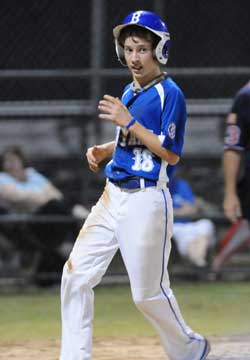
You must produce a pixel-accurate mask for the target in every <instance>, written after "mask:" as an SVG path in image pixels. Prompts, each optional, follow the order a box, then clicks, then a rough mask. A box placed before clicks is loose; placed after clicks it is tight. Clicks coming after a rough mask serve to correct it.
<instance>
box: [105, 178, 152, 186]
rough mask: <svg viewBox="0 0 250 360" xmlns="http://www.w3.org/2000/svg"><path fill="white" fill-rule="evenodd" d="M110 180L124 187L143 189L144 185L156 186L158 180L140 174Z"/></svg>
mask: <svg viewBox="0 0 250 360" xmlns="http://www.w3.org/2000/svg"><path fill="white" fill-rule="evenodd" d="M109 181H110V182H111V183H112V184H114V185H116V186H119V187H120V188H122V189H143V188H144V187H149V186H156V184H157V181H155V180H147V179H144V178H140V177H139V176H133V177H129V178H125V179H121V180H113V179H109Z"/></svg>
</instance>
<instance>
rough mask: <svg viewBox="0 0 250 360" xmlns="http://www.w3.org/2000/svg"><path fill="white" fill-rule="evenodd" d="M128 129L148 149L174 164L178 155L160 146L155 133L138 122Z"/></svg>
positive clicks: (177, 159)
mask: <svg viewBox="0 0 250 360" xmlns="http://www.w3.org/2000/svg"><path fill="white" fill-rule="evenodd" d="M129 131H130V132H131V133H132V134H133V135H134V136H135V137H136V138H137V139H139V140H140V141H141V142H142V143H143V144H144V145H145V146H146V147H147V148H148V149H149V150H150V151H152V152H153V153H154V154H156V155H157V156H159V157H160V158H161V159H163V160H165V161H167V162H168V163H169V164H170V165H175V164H176V163H177V162H178V161H179V160H180V157H179V156H178V155H176V154H175V153H173V152H172V151H170V150H167V149H165V148H164V147H163V146H161V143H160V140H159V138H158V136H157V135H155V134H153V133H152V132H151V131H149V130H148V129H146V128H145V127H144V126H143V125H141V124H140V123H139V122H137V121H136V122H135V123H134V124H133V125H132V126H131V127H130V128H129Z"/></svg>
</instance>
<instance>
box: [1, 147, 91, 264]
mask: <svg viewBox="0 0 250 360" xmlns="http://www.w3.org/2000/svg"><path fill="white" fill-rule="evenodd" d="M76 210H78V211H76ZM81 210H83V209H82V208H81ZM0 213H1V214H13V213H14V214H35V215H48V216H49V215H52V214H53V215H70V214H72V213H73V214H77V215H79V205H77V208H76V209H73V211H72V210H71V209H69V208H68V207H67V206H66V205H65V202H64V197H63V194H62V193H61V192H60V191H59V190H58V189H57V188H56V187H55V186H54V185H53V184H52V183H51V181H49V180H48V179H47V178H46V177H45V176H44V175H42V174H40V173H39V172H38V171H37V170H35V169H34V168H32V167H29V166H28V162H27V159H26V157H25V155H24V153H23V151H22V149H21V148H20V147H18V146H10V147H8V148H6V149H5V150H4V151H3V153H2V156H1V172H0ZM80 215H82V218H84V214H83V211H82V212H81V214H80ZM85 215H86V214H85ZM2 230H3V233H4V235H7V237H8V238H9V239H10V240H11V243H12V244H14V246H15V247H16V248H17V249H21V250H25V251H26V257H28V258H30V251H31V250H32V249H34V250H39V262H38V265H37V267H38V268H37V271H40V270H42V271H45V270H60V269H61V266H62V265H63V262H64V260H65V258H66V257H67V256H68V254H69V250H70V249H71V245H70V246H68V247H67V246H66V244H68V243H69V242H70V243H71V242H72V241H73V239H74V237H75V234H71V233H70V228H69V226H68V225H67V224H63V223H62V224H53V223H50V224H47V223H43V224H39V223H38V224H32V225H25V224H22V226H20V225H19V226H18V229H15V227H13V226H12V227H11V228H10V227H8V226H7V227H5V228H3V229H2ZM71 230H72V229H71ZM66 249H67V250H66ZM24 257H25V256H24Z"/></svg>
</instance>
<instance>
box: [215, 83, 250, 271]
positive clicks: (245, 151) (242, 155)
mask: <svg viewBox="0 0 250 360" xmlns="http://www.w3.org/2000/svg"><path fill="white" fill-rule="evenodd" d="M223 170H224V182H225V195H224V203H223V206H224V212H225V215H226V217H227V218H228V219H229V220H230V221H231V222H232V223H233V224H232V225H231V227H230V228H229V230H228V232H227V233H226V234H225V237H224V238H223V239H222V241H221V244H220V248H219V251H218V254H217V255H216V256H215V258H214V260H213V263H212V270H214V271H216V272H218V271H219V270H220V269H221V267H222V266H223V265H224V264H225V263H226V262H227V261H229V259H230V258H231V257H232V255H234V254H235V253H236V252H237V251H238V250H239V249H242V248H243V247H246V246H250V226H249V221H250V82H248V83H247V84H246V85H245V86H243V87H242V88H241V89H240V90H239V91H238V92H237V94H236V96H235V98H234V100H233V105H232V108H231V111H230V113H229V114H228V116H227V119H226V130H225V140H224V154H223Z"/></svg>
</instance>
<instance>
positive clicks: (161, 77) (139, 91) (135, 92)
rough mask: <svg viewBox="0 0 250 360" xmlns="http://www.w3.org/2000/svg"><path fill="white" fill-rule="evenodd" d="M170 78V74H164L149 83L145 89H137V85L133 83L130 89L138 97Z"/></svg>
mask: <svg viewBox="0 0 250 360" xmlns="http://www.w3.org/2000/svg"><path fill="white" fill-rule="evenodd" d="M167 77H168V73H167V72H165V71H164V72H162V73H161V74H160V75H157V76H156V77H155V78H154V79H153V80H151V81H149V82H148V83H147V84H146V85H145V86H143V87H139V88H138V87H136V86H135V83H134V82H132V84H131V87H130V89H131V90H132V91H133V94H134V95H137V94H139V93H141V92H143V91H145V90H148V89H149V88H151V87H152V86H154V85H156V84H158V83H159V82H161V81H162V80H164V79H166V78H167Z"/></svg>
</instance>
